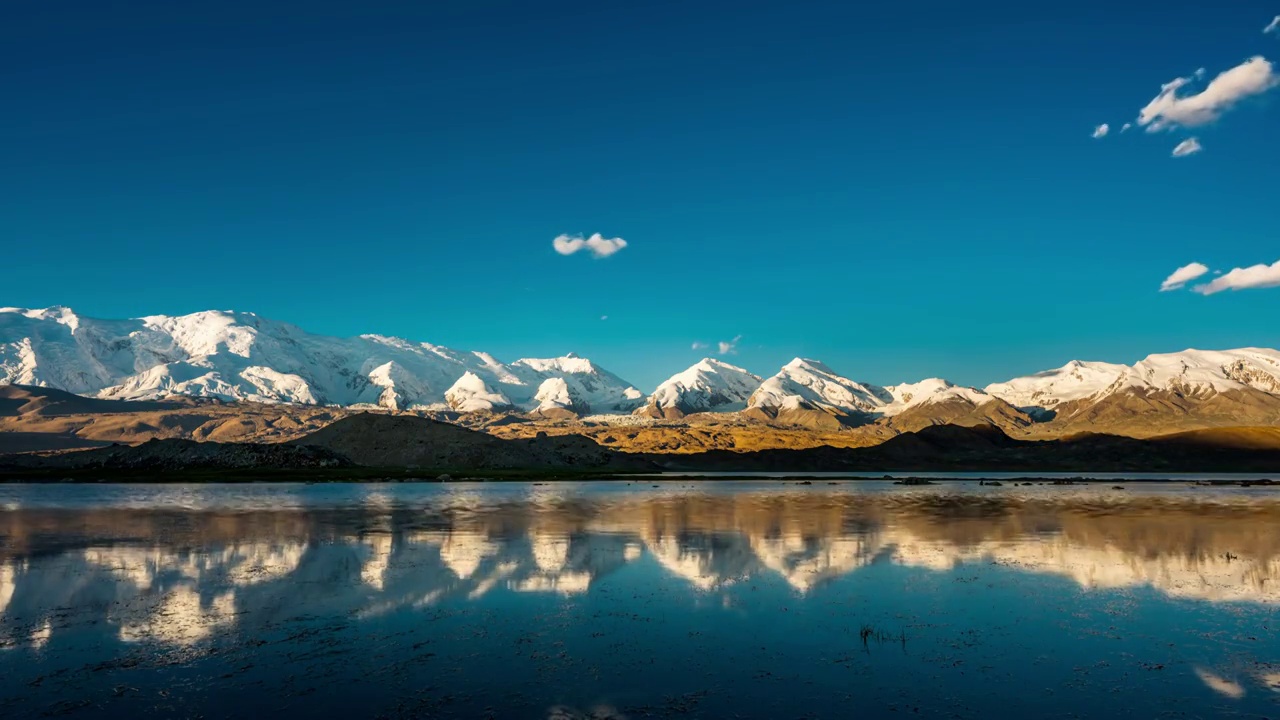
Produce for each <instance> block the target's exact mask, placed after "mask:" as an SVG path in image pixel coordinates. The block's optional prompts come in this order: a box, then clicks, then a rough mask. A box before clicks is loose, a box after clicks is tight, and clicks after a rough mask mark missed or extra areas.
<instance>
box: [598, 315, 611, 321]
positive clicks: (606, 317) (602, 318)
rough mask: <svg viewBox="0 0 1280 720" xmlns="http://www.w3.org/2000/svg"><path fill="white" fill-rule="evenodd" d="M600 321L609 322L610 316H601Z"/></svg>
mask: <svg viewBox="0 0 1280 720" xmlns="http://www.w3.org/2000/svg"><path fill="white" fill-rule="evenodd" d="M600 319H601V320H608V319H609V316H608V315H601V316H600Z"/></svg>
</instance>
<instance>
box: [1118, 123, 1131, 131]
mask: <svg viewBox="0 0 1280 720" xmlns="http://www.w3.org/2000/svg"><path fill="white" fill-rule="evenodd" d="M1131 127H1133V123H1125V124H1123V125H1121V126H1120V132H1129V128H1131Z"/></svg>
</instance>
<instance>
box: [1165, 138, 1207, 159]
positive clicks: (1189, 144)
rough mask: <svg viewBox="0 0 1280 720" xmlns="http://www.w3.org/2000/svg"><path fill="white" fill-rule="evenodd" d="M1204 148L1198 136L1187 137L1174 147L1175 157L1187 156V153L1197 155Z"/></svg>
mask: <svg viewBox="0 0 1280 720" xmlns="http://www.w3.org/2000/svg"><path fill="white" fill-rule="evenodd" d="M1203 149H1204V148H1203V147H1201V146H1200V141H1199V140H1197V139H1196V138H1187V139H1186V140H1183V141H1182V142H1180V143H1178V144H1177V145H1176V146H1174V148H1173V153H1172V155H1173V157H1186V156H1187V155H1195V154H1196V153H1198V152H1200V151H1201V150H1203Z"/></svg>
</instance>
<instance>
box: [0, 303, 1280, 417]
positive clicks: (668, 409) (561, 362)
mask: <svg viewBox="0 0 1280 720" xmlns="http://www.w3.org/2000/svg"><path fill="white" fill-rule="evenodd" d="M0 384H19V385H36V386H43V387H50V388H56V389H59V390H66V391H69V392H72V393H76V394H79V395H85V396H91V397H98V398H108V399H121V400H142V399H157V398H162V397H165V396H169V395H185V396H195V397H213V398H221V399H225V400H248V401H256V402H268V403H271V402H275V403H297V404H309V405H342V406H353V405H363V404H370V405H380V406H383V407H387V408H392V409H409V408H424V409H452V410H455V411H459V412H482V411H505V410H513V411H522V412H528V413H532V414H535V415H541V416H544V417H564V416H568V415H586V414H616V413H630V412H632V411H637V412H636V414H637V415H642V416H647V417H650V418H667V419H675V418H681V417H684V416H685V415H687V414H690V413H702V412H740V413H741V415H740V416H738V417H744V418H755V419H757V420H765V421H769V422H777V423H784V424H795V425H805V426H809V427H813V428H822V429H833V430H834V429H839V428H840V427H842V426H846V425H850V424H861V423H866V422H876V421H883V424H885V425H886V426H888V427H889V428H890V429H898V430H901V429H903V428H912V427H922V426H925V425H928V424H936V423H939V422H956V423H961V424H964V423H980V422H992V423H995V424H999V425H1001V426H1002V427H1007V426H1010V425H1012V426H1019V427H1020V426H1022V425H1023V424H1025V423H1030V422H1031V417H1029V416H1034V417H1035V419H1036V420H1038V421H1041V426H1042V427H1047V428H1049V429H1050V430H1052V431H1054V432H1059V431H1060V432H1076V431H1081V430H1091V431H1107V432H1122V433H1127V434H1143V435H1145V434H1153V433H1155V432H1158V431H1172V430H1176V429H1186V428H1190V427H1215V426H1226V425H1249V424H1254V425H1267V424H1280V351H1277V350H1268V349H1263V348H1242V349H1238V350H1223V351H1204V350H1185V351H1182V352H1177V353H1167V354H1158V355H1151V356H1148V357H1147V358H1146V359H1144V360H1142V361H1140V362H1138V363H1135V364H1133V365H1122V364H1115V363H1104V362H1081V361H1072V362H1069V363H1067V364H1066V365H1064V366H1062V367H1061V368H1058V369H1056V370H1047V371H1044V372H1041V373H1037V374H1035V375H1030V376H1027V377H1020V378H1015V379H1012V380H1008V381H1006V382H1001V383H994V384H992V385H989V386H987V387H986V389H985V390H978V389H974V388H966V387H960V386H956V385H953V384H952V383H950V382H947V381H946V380H942V379H938V378H932V379H928V380H922V381H920V382H915V383H905V384H900V385H889V386H884V387H881V386H878V385H873V384H871V383H866V382H859V381H855V380H851V379H849V378H848V377H845V376H842V375H840V374H838V373H836V372H835V371H834V370H832V369H831V368H829V367H827V366H826V365H824V364H822V363H821V362H818V361H816V360H807V359H803V358H796V359H795V360H792V361H791V362H789V363H787V365H786V366H784V367H783V368H782V369H781V370H779V371H778V373H776V374H775V375H773V376H771V377H768V378H766V379H761V377H759V376H757V375H755V374H753V373H751V372H749V371H747V370H744V369H743V368H740V367H735V366H733V365H730V364H728V363H725V362H722V361H720V360H716V359H712V358H707V359H704V360H702V361H700V362H698V363H697V364H695V365H693V366H692V367H690V368H688V369H687V370H684V371H683V372H680V373H677V374H676V375H673V376H672V377H671V378H669V379H668V380H666V381H665V382H663V383H662V384H660V385H659V386H658V387H657V389H656V390H655V391H654V392H653V393H652V394H651V395H649V396H648V397H647V398H646V397H645V396H644V395H643V394H642V393H641V392H640V391H639V390H637V389H636V388H634V387H633V386H631V385H630V384H629V383H627V382H625V381H623V380H622V379H621V378H619V377H618V376H616V375H614V374H613V373H610V372H608V371H606V370H604V369H602V368H600V367H599V366H598V365H596V364H595V363H593V362H592V361H590V360H588V359H586V358H581V357H577V356H575V355H572V354H570V355H566V356H564V357H559V358H550V359H523V360H516V361H514V362H511V363H503V362H500V361H499V360H498V359H497V358H495V357H493V356H492V355H489V354H487V353H483V352H459V351H455V350H450V349H449V348H445V347H440V346H438V345H431V344H428V343H418V342H411V341H409V340H404V339H401V338H395V337H386V336H381V335H361V336H359V337H354V338H336V337H329V336H324V335H316V334H312V333H308V332H306V331H303V330H301V329H299V328H297V327H295V326H293V325H289V324H287V323H282V322H277V321H273V320H268V319H265V318H261V317H258V316H257V315H254V314H252V313H236V312H221V311H208V312H199V313H193V314H191V315H182V316H176V317H170V316H164V315H155V316H149V317H142V318H136V319H132V320H98V319H93V318H87V317H82V316H80V315H77V314H76V313H75V312H73V311H72V310H70V309H68V308H65V307H52V308H46V309H43V310H26V309H21V308H0ZM634 421H637V422H640V421H641V419H640V418H635V419H634ZM1045 421H1047V422H1049V423H1051V425H1043V423H1044V422H1045Z"/></svg>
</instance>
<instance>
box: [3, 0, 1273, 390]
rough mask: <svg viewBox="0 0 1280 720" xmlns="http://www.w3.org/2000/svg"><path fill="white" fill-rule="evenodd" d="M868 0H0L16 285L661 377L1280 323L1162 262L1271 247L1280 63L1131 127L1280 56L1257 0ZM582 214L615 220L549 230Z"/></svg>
mask: <svg viewBox="0 0 1280 720" xmlns="http://www.w3.org/2000/svg"><path fill="white" fill-rule="evenodd" d="M264 5H265V6H264ZM864 5H867V4H866V3H847V2H800V3H785V4H783V3H745V4H744V3H741V2H739V3H711V2H706V3H677V2H651V3H631V2H610V1H603V2H599V1H598V2H592V3H556V2H547V3H525V2H512V3H505V2H479V1H477V2H466V3H419V2H414V3H361V4H357V3H327V2H308V3H296V4H291V3H285V2H281V3H269V4H263V3H248V2H233V1H225V2H219V3H205V2H197V3H169V2H164V3H160V2H156V3H146V2H133V3H124V4H104V3H101V2H79V1H67V2H58V3H18V4H16V5H14V6H13V7H10V8H9V9H8V10H7V11H6V17H5V22H4V23H3V26H2V27H0V88H3V90H4V95H5V103H4V111H3V112H2V113H0V158H3V168H4V172H3V173H0V258H3V259H4V260H3V268H4V270H5V272H4V278H5V282H4V285H3V291H2V292H0V304H3V305H19V306H28V307H43V306H46V305H52V304H64V305H70V306H72V307H74V308H76V309H77V310H78V311H80V312H81V313H83V314H86V315H91V316H96V317H124V316H136V315H141V314H152V313H168V314H175V313H183V312H190V311H195V310H201V309H208V308H222V309H227V308H230V309H237V310H250V311H254V312H257V313H259V314H261V315H265V316H268V317H273V318H277V319H281V320H287V321H291V322H294V323H296V324H298V325H300V326H302V327H304V328H306V329H308V330H311V331H314V332H322V333H330V334H338V335H351V334H356V333H361V332H378V333H384V334H394V335H400V336H404V337H408V338H412V339H418V340H427V341H431V342H435V343H439V344H444V345H448V346H450V347H456V348H459V349H484V350H488V351H491V352H493V353H495V354H496V355H498V356H499V357H501V358H504V359H514V358H516V357H520V356H538V355H551V354H561V353H564V352H567V351H571V350H572V351H576V352H578V353H579V354H582V355H586V356H589V357H593V358H595V359H597V360H599V361H600V362H601V364H602V365H604V366H606V367H608V368H610V369H612V370H614V371H615V372H617V373H619V374H620V375H623V376H624V377H627V378H629V379H631V380H632V381H633V382H636V383H637V384H638V385H641V386H644V387H646V389H647V388H648V387H651V386H652V385H654V384H656V383H657V382H659V381H660V380H662V379H663V378H665V376H666V375H669V374H670V373H673V372H675V371H677V370H679V369H681V368H683V367H685V366H687V365H689V364H691V363H692V362H694V361H696V360H697V359H698V358H699V357H701V356H702V355H705V354H707V353H708V352H709V351H708V350H702V351H698V350H694V349H692V347H691V346H692V344H693V343H694V342H695V341H700V342H705V343H708V344H710V345H712V346H713V347H712V348H711V350H710V352H714V350H715V349H716V348H715V347H714V345H715V344H716V343H717V342H719V341H727V340H731V339H732V338H735V337H739V336H740V340H738V342H737V347H736V350H735V351H734V352H733V354H730V355H727V356H726V359H727V360H729V361H730V362H735V363H737V364H741V365H744V366H745V367H748V368H750V369H752V370H754V371H756V372H758V373H764V374H768V373H772V372H774V371H775V370H776V368H777V367H778V366H780V365H781V364H782V363H784V362H786V361H787V360H789V359H790V358H792V357H793V356H796V355H803V356H808V357H815V358H819V359H821V360H824V361H825V362H826V363H827V364H828V365H830V366H832V367H833V368H834V369H836V370H838V371H840V372H842V373H843V374H846V375H849V376H851V377H855V378H858V379H863V380H868V381H872V382H879V383H890V382H899V381H908V380H917V379H920V378H922V377H925V376H928V375H942V376H945V377H948V378H951V379H953V380H955V381H957V382H961V383H964V384H978V385H981V384H985V383H987V382H990V381H994V380H999V379H1004V378H1007V377H1010V376H1013V375H1020V374H1025V373H1029V372H1032V371H1036V370H1039V369H1044V368H1046V367H1054V366H1057V365H1060V364H1062V363H1063V362H1065V361H1066V360H1068V359H1071V358H1083V359H1102V360H1112V361H1124V362H1132V361H1135V360H1138V359H1140V358H1141V357H1142V356H1144V355H1145V354H1147V353H1150V352H1164V351H1173V350H1179V349H1183V348H1186V347H1203V348H1222V347H1237V346H1244V345H1263V346H1276V345H1278V344H1280V337H1278V336H1277V326H1276V322H1275V318H1276V317H1277V311H1278V310H1280V288H1273V289H1250V290H1240V291H1238V292H1222V293H1218V294H1214V295H1209V296H1203V295H1200V294H1197V293H1194V292H1189V291H1186V290H1183V291H1177V292H1164V293H1161V292H1158V288H1159V286H1160V283H1161V281H1163V280H1164V279H1165V277H1166V276H1168V275H1169V274H1170V273H1171V272H1172V271H1173V270H1174V269H1175V268H1178V267H1180V266H1183V265H1186V264H1188V263H1190V262H1192V261H1196V262H1201V263H1204V264H1205V265H1207V266H1208V267H1210V268H1213V269H1215V270H1230V269H1231V268H1236V267H1243V266H1250V265H1255V264H1259V263H1272V262H1275V261H1277V260H1278V259H1280V223H1278V222H1277V220H1278V218H1280V213H1278V209H1280V200H1278V199H1277V198H1280V138H1278V136H1277V132H1276V128H1277V127H1280V124H1278V122H1280V90H1273V91H1271V92H1266V93H1260V94H1257V95H1255V96H1253V97H1249V98H1246V99H1244V100H1242V101H1241V102H1239V103H1238V104H1236V105H1235V106H1234V107H1232V108H1231V109H1229V110H1227V111H1225V112H1222V113H1221V117H1218V118H1217V119H1216V120H1214V121H1212V122H1207V123H1205V124H1203V125H1201V126H1199V127H1195V128H1185V127H1184V128H1174V129H1172V130H1165V131H1161V132H1158V133H1147V132H1142V131H1141V130H1139V129H1137V128H1134V129H1131V130H1129V131H1128V132H1125V133H1120V132H1119V128H1120V127H1121V125H1122V124H1123V123H1125V122H1132V121H1134V119H1135V118H1136V117H1137V115H1138V112H1139V110H1140V109H1142V108H1143V107H1144V106H1145V105H1147V103H1148V102H1149V101H1151V100H1152V99H1153V98H1154V97H1155V96H1156V95H1157V94H1158V93H1159V91H1160V88H1161V85H1162V84H1163V83H1168V82H1170V81H1171V80H1174V79H1175V78H1179V77H1188V78H1191V77H1193V74H1194V73H1195V71H1196V70H1197V69H1198V68H1201V67H1203V68H1205V69H1206V72H1207V74H1206V76H1205V77H1204V78H1203V79H1199V80H1197V82H1198V83H1199V86H1200V88H1199V89H1203V87H1204V84H1205V83H1206V82H1208V81H1209V80H1212V79H1213V78H1214V77H1215V76H1216V75H1217V74H1218V73H1219V72H1222V71H1225V70H1228V69H1229V68H1232V67H1234V66H1237V65H1239V64H1241V63H1242V62H1244V61H1245V60H1246V59H1248V58H1250V57H1252V56H1256V55H1262V56H1265V57H1266V58H1268V59H1270V60H1272V61H1276V60H1278V59H1280V35H1278V34H1275V33H1271V34H1264V33H1263V32H1262V29H1263V27H1264V26H1266V25H1267V24H1268V22H1269V21H1270V20H1271V18H1272V17H1274V16H1275V15H1277V14H1278V13H1280V4H1277V3H1276V2H1274V1H1271V2H1248V1H1241V2H1233V3H1226V4H1220V6H1207V5H1205V4H1204V3H1177V2H1174V3H1169V2H1163V3H1148V2H1130V3H1111V2H1107V3H1104V2H1093V1H1089V2H1077V3H1072V4H1070V5H1069V6H1063V5H1062V4H1052V6H1046V5H1045V4H1043V3H1003V2H1002V3H991V2H985V3H984V2H976V3H965V4H956V3H953V2H934V1H932V0H925V1H922V2H915V3H876V4H874V5H875V7H864ZM1191 91H1194V89H1192V88H1188V89H1186V90H1184V91H1183V92H1191ZM1103 122H1106V123H1108V124H1109V125H1110V127H1111V132H1110V134H1108V136H1107V137H1104V138H1101V139H1093V138H1091V137H1090V135H1091V133H1092V132H1093V129H1094V127H1095V126H1097V125H1098V124H1100V123H1103ZM1192 136H1194V137H1196V138H1198V140H1199V142H1200V143H1201V145H1202V147H1203V148H1204V149H1203V151H1202V152H1199V153H1197V154H1194V155H1190V156H1187V157H1180V158H1172V157H1170V153H1171V150H1172V148H1173V147H1174V146H1175V145H1176V144H1177V143H1178V142H1180V141H1182V140H1184V139H1187V138H1189V137H1192ZM597 232H598V233H602V234H603V235H604V236H605V237H606V238H614V237H621V238H624V239H625V241H626V243H627V245H626V247H625V248H623V249H622V250H620V251H619V252H616V253H614V254H613V255H612V256H610V257H606V258H601V259H595V258H593V257H591V255H590V253H589V252H586V251H584V252H578V253H575V254H572V255H561V254H559V253H557V252H556V251H555V250H554V249H553V247H552V240H553V238H555V237H556V236H558V235H561V234H565V233H569V234H574V233H581V234H583V235H590V234H592V233H597ZM1210 277H1212V276H1211V275H1206V278H1210ZM602 316H607V317H608V319H607V320H602V319H601V318H602Z"/></svg>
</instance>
